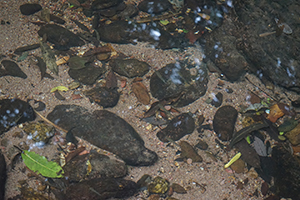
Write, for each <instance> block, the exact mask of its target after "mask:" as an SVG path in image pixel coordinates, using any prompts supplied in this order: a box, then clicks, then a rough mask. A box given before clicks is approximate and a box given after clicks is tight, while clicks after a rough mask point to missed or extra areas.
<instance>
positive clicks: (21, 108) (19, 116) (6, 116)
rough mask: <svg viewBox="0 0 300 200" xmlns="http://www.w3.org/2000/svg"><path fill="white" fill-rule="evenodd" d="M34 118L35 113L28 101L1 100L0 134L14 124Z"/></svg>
mask: <svg viewBox="0 0 300 200" xmlns="http://www.w3.org/2000/svg"><path fill="white" fill-rule="evenodd" d="M34 119H35V113H34V111H33V109H32V107H31V106H30V105H29V104H28V103H27V102H25V101H22V100H20V99H2V100H0V135H1V134H3V133H4V132H6V131H8V130H9V129H10V128H11V127H13V126H16V125H18V124H20V123H24V122H27V121H32V120H34Z"/></svg>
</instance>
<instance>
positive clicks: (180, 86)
mask: <svg viewBox="0 0 300 200" xmlns="http://www.w3.org/2000/svg"><path fill="white" fill-rule="evenodd" d="M207 82H208V80H207V70H206V68H205V66H203V65H200V66H199V65H196V66H194V65H191V64H187V63H186V62H185V61H181V62H176V63H173V64H168V65H166V66H165V67H163V68H161V69H159V70H158V71H155V72H154V73H153V74H152V76H151V79H150V91H151V94H152V96H153V97H155V98H157V99H159V100H162V99H166V98H169V97H176V96H180V95H181V97H180V98H179V99H178V101H177V102H176V103H175V104H173V105H174V106H177V107H183V106H186V105H188V104H190V103H192V102H194V101H196V100H197V99H198V98H200V97H201V96H203V95H204V94H205V92H206V89H207V85H206V84H207Z"/></svg>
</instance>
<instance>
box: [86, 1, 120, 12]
mask: <svg viewBox="0 0 300 200" xmlns="http://www.w3.org/2000/svg"><path fill="white" fill-rule="evenodd" d="M122 2H123V1H122V0H95V1H93V3H92V6H91V7H92V8H93V10H100V9H105V8H109V7H112V6H116V5H118V4H120V3H122Z"/></svg>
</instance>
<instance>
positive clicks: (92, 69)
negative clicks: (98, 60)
mask: <svg viewBox="0 0 300 200" xmlns="http://www.w3.org/2000/svg"><path fill="white" fill-rule="evenodd" d="M104 72H105V69H104V68H100V67H97V66H94V65H93V64H91V63H88V64H85V68H82V69H70V70H69V71H68V73H69V75H70V77H72V78H73V79H75V80H77V81H78V82H80V83H82V84H87V85H93V84H94V83H95V82H96V80H97V79H98V78H99V77H100V76H101V75H102V74H103V73H104Z"/></svg>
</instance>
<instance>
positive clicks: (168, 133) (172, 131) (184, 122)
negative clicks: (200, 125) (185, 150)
mask: <svg viewBox="0 0 300 200" xmlns="http://www.w3.org/2000/svg"><path fill="white" fill-rule="evenodd" d="M194 129H195V120H194V119H193V117H192V116H191V114H190V113H183V114H181V115H178V116H177V117H174V118H173V119H172V120H171V121H170V122H169V124H168V125H167V127H166V128H164V129H162V130H161V131H159V132H158V133H157V134H156V136H157V137H158V138H159V140H160V141H162V142H170V141H169V140H168V138H169V139H171V140H173V141H177V140H179V139H180V138H182V137H183V136H185V135H187V134H191V133H192V132H193V131H194Z"/></svg>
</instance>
